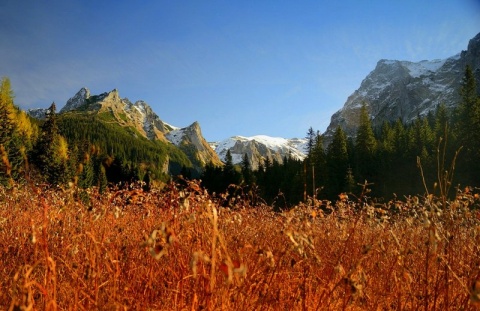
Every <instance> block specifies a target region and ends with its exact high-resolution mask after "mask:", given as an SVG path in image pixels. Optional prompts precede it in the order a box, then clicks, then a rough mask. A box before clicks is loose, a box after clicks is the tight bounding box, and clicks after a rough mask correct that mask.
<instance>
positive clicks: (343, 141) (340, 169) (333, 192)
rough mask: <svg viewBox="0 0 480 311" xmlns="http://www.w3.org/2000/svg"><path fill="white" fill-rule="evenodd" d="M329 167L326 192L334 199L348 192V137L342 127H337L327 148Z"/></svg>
mask: <svg viewBox="0 0 480 311" xmlns="http://www.w3.org/2000/svg"><path fill="white" fill-rule="evenodd" d="M327 167H328V184H327V185H326V189H325V192H326V193H327V195H328V196H329V197H330V198H332V199H333V198H335V197H336V196H337V195H339V194H340V193H341V192H344V191H345V190H346V189H345V188H346V187H345V186H346V185H345V176H346V175H347V170H348V167H349V164H348V150H347V137H346V135H345V132H344V131H343V130H342V128H341V127H337V129H336V130H335V133H334V134H333V139H332V142H331V143H330V145H329V146H328V148H327Z"/></svg>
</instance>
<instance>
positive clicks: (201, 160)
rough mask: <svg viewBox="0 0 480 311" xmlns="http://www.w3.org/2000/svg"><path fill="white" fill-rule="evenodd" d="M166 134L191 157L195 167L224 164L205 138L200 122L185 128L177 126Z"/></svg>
mask: <svg viewBox="0 0 480 311" xmlns="http://www.w3.org/2000/svg"><path fill="white" fill-rule="evenodd" d="M165 136H166V138H167V139H168V140H169V141H170V142H172V143H173V144H174V145H175V146H177V147H178V148H180V150H182V151H183V152H184V153H185V154H186V155H187V156H188V157H189V159H190V161H192V163H193V165H194V166H195V167H197V168H199V167H200V168H201V167H205V165H207V164H209V163H212V164H213V165H216V166H221V165H222V161H220V159H219V158H218V155H217V154H216V153H215V151H214V150H213V149H212V148H211V147H210V145H209V144H208V143H207V142H206V141H205V139H204V138H203V135H202V130H201V128H200V124H199V123H198V122H194V123H193V124H192V125H190V126H188V127H185V128H175V129H173V130H171V131H169V132H168V133H167V134H166V135H165Z"/></svg>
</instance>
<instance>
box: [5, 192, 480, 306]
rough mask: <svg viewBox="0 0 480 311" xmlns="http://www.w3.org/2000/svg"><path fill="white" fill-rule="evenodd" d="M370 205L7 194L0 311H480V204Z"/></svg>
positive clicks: (466, 196)
mask: <svg viewBox="0 0 480 311" xmlns="http://www.w3.org/2000/svg"><path fill="white" fill-rule="evenodd" d="M89 191H90V190H89ZM364 201H366V200H357V199H355V200H353V199H352V198H350V199H349V198H348V197H347V196H346V195H342V196H340V197H339V200H338V201H337V202H333V203H329V202H325V201H321V202H318V205H319V206H318V207H315V208H314V207H309V206H306V205H300V206H297V207H296V208H293V209H291V210H289V211H284V212H281V213H275V212H273V210H272V209H271V208H270V207H267V206H258V207H255V208H254V207H250V206H248V204H247V203H246V202H244V201H242V200H238V201H237V202H236V203H235V206H234V207H232V208H228V209H227V208H222V207H220V206H219V205H218V204H217V203H215V202H214V201H213V200H212V198H211V197H210V196H209V195H208V194H207V193H205V192H204V191H203V190H201V189H200V188H199V186H198V185H197V184H195V183H191V184H190V186H187V188H186V189H185V190H179V189H178V188H177V187H176V186H175V185H173V184H172V185H170V186H168V187H166V188H165V189H163V190H161V191H160V190H152V191H150V192H143V191H142V190H140V188H137V189H131V188H129V189H128V190H118V189H117V190H111V191H109V192H107V193H105V194H103V195H100V194H98V193H96V192H95V190H91V191H90V192H79V191H77V190H72V189H69V190H59V189H44V188H42V187H40V186H35V187H34V186H17V187H16V188H13V189H5V188H0V309H2V310H475V309H476V308H477V304H478V303H479V302H480V218H479V213H478V212H477V211H476V210H475V207H476V206H478V204H479V199H478V194H475V193H472V192H471V191H464V192H462V193H458V196H457V199H456V200H454V201H444V200H440V199H437V198H435V197H433V196H427V197H424V198H418V197H409V198H404V199H403V200H401V201H400V200H399V201H391V202H388V203H386V204H383V205H371V204H370V203H366V202H364Z"/></svg>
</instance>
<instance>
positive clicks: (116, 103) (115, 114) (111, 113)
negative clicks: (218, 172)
mask: <svg viewBox="0 0 480 311" xmlns="http://www.w3.org/2000/svg"><path fill="white" fill-rule="evenodd" d="M28 113H29V114H30V115H31V116H34V117H39V118H44V117H45V113H44V110H43V109H35V110H29V111H28ZM59 116H61V117H62V116H64V117H63V118H64V119H65V118H68V119H69V120H70V122H74V121H72V118H80V117H81V118H82V122H83V123H84V122H87V121H86V120H87V119H86V118H85V116H95V118H96V121H95V122H98V121H101V122H103V123H105V124H109V125H113V126H119V127H120V128H123V129H124V130H125V131H127V132H128V133H129V135H130V136H134V137H137V138H142V137H143V138H146V139H148V140H150V141H159V142H163V143H167V144H170V145H171V146H172V148H178V149H179V150H181V152H182V153H184V154H185V155H186V156H187V157H188V159H189V160H190V162H191V165H193V168H194V169H195V170H196V171H197V172H200V171H201V170H202V169H203V167H204V166H205V165H206V164H207V163H210V162H211V163H214V164H215V165H222V162H221V161H220V159H219V158H218V156H217V154H216V153H215V152H214V151H213V150H212V149H211V147H210V146H209V145H208V143H207V141H206V140H205V138H204V137H203V135H202V132H201V128H200V124H199V123H198V122H194V123H193V124H192V125H190V126H188V127H185V128H183V129H180V128H177V127H175V126H172V125H169V124H168V123H165V122H163V121H162V120H161V119H160V118H159V117H158V115H157V114H155V112H154V111H153V110H152V108H151V107H150V106H149V105H148V104H147V103H146V102H144V101H142V100H138V101H136V102H134V103H132V102H131V101H130V100H129V99H128V98H121V97H120V95H119V92H118V90H117V89H114V90H112V91H110V92H105V93H102V94H99V95H91V94H90V91H89V90H88V89H87V88H85V87H83V88H81V89H80V90H79V91H78V92H77V93H76V94H75V95H74V96H73V97H71V98H70V99H69V100H68V101H67V102H66V104H65V106H64V107H63V108H62V109H61V110H60V111H59ZM90 120H91V119H90ZM77 121H78V120H77ZM83 123H82V124H83ZM95 126H97V127H98V126H99V125H98V124H97V125H95ZM109 128H111V127H109ZM115 131H116V130H115ZM72 135H75V136H78V135H76V134H73V133H72ZM157 145H158V144H157ZM170 149H171V148H170ZM174 158H178V156H174ZM169 160H170V161H172V160H173V159H172V157H170V158H169ZM180 162H182V163H184V161H180Z"/></svg>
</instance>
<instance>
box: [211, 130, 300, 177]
mask: <svg viewBox="0 0 480 311" xmlns="http://www.w3.org/2000/svg"><path fill="white" fill-rule="evenodd" d="M306 145H307V140H306V139H298V138H294V139H285V138H279V137H269V136H264V135H258V136H253V137H243V136H234V137H231V138H228V139H225V140H223V141H221V142H219V143H213V146H214V147H215V152H216V153H217V154H218V155H219V156H220V159H222V160H223V161H225V157H226V155H227V152H228V151H230V154H231V155H232V160H233V163H234V164H240V163H241V162H242V159H243V157H244V155H245V154H247V156H248V160H249V162H250V166H251V167H252V169H253V170H256V169H258V167H259V165H260V164H262V165H263V164H264V163H265V160H266V159H267V158H268V159H269V160H270V161H273V160H275V161H277V162H278V163H282V162H283V158H284V157H292V158H294V159H297V160H303V159H304V158H305V156H306V155H305V153H306V151H305V149H306Z"/></svg>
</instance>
